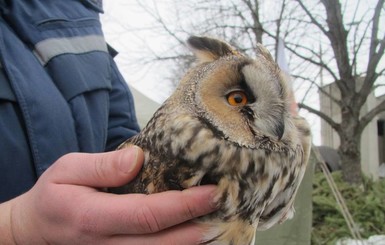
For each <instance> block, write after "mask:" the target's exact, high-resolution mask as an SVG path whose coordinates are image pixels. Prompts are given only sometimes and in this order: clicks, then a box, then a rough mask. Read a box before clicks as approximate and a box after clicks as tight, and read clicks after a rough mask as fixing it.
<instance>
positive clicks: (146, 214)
mask: <svg viewBox="0 0 385 245" xmlns="http://www.w3.org/2000/svg"><path fill="white" fill-rule="evenodd" d="M134 213H135V222H136V223H137V227H138V230H139V231H140V232H145V233H148V232H150V233H155V232H158V231H160V230H161V226H160V225H159V222H158V219H157V217H156V216H155V215H154V213H153V211H152V210H151V208H149V207H148V206H142V207H140V208H139V209H138V210H137V212H134Z"/></svg>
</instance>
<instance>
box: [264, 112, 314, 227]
mask: <svg viewBox="0 0 385 245" xmlns="http://www.w3.org/2000/svg"><path fill="white" fill-rule="evenodd" d="M293 123H294V125H295V126H296V128H297V131H298V135H299V142H300V145H299V146H298V147H297V149H296V150H295V158H294V161H293V162H291V163H288V164H290V165H291V166H293V168H292V174H293V176H295V177H294V180H293V181H291V183H290V185H288V186H286V187H284V188H283V189H281V190H282V191H281V192H280V193H279V194H277V195H276V197H275V198H274V199H273V201H272V202H270V203H268V204H267V205H266V207H265V209H264V212H263V213H262V215H261V217H260V220H259V223H258V230H266V229H269V228H270V227H271V226H273V225H275V224H277V223H282V222H284V221H285V220H287V219H291V218H292V217H293V216H294V211H295V210H294V200H295V196H296V193H297V191H298V188H299V185H300V183H301V181H302V178H303V176H304V174H305V170H306V167H307V162H308V160H309V156H310V149H311V134H310V126H309V124H308V123H307V121H306V120H305V119H304V118H302V117H299V116H297V117H294V118H293ZM285 160H286V161H288V159H283V161H285Z"/></svg>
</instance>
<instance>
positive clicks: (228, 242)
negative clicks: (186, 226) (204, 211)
mask: <svg viewBox="0 0 385 245" xmlns="http://www.w3.org/2000/svg"><path fill="white" fill-rule="evenodd" d="M198 223H200V224H202V225H203V227H206V229H207V232H206V235H205V237H204V239H203V241H202V242H201V243H200V244H201V245H254V242H255V232H256V227H254V226H252V225H250V224H249V223H248V222H247V221H244V220H239V219H237V220H232V221H223V220H222V221H217V222H210V221H209V222H205V221H202V222H200V221H198Z"/></svg>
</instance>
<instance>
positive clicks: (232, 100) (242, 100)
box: [227, 91, 247, 106]
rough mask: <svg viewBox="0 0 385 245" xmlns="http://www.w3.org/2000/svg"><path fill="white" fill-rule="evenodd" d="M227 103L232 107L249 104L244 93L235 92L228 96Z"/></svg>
mask: <svg viewBox="0 0 385 245" xmlns="http://www.w3.org/2000/svg"><path fill="white" fill-rule="evenodd" d="M227 102H229V104H230V105H232V106H244V105H246V104H247V96H246V94H245V93H244V92H242V91H233V92H231V93H229V94H228V95H227Z"/></svg>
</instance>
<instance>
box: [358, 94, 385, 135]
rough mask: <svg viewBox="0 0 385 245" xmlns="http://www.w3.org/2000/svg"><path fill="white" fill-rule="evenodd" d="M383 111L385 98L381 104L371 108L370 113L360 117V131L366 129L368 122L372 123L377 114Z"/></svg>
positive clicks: (384, 109)
mask: <svg viewBox="0 0 385 245" xmlns="http://www.w3.org/2000/svg"><path fill="white" fill-rule="evenodd" d="M383 111H385V100H383V101H382V102H381V103H380V104H378V105H377V106H376V107H374V108H373V109H371V110H370V111H369V112H368V113H366V114H365V116H363V117H362V118H361V119H360V126H359V130H360V132H362V131H363V130H364V129H365V127H366V126H367V125H368V123H370V122H371V121H372V120H373V119H374V117H375V116H377V115H378V114H379V113H380V112H383Z"/></svg>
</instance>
